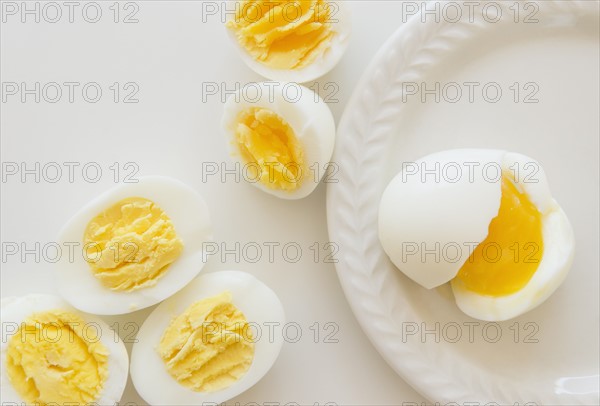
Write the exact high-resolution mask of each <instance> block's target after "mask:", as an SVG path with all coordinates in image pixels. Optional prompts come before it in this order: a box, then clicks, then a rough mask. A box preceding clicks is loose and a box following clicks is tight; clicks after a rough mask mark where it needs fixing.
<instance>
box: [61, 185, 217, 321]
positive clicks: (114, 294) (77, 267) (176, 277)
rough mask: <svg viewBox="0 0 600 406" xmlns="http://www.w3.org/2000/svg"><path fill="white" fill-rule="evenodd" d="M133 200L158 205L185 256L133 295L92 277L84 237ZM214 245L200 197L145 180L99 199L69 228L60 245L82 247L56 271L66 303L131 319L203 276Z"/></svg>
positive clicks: (63, 258) (184, 187) (179, 187)
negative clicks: (102, 217) (93, 224)
mask: <svg viewBox="0 0 600 406" xmlns="http://www.w3.org/2000/svg"><path fill="white" fill-rule="evenodd" d="M129 197H142V198H146V199H149V200H151V201H153V202H154V203H156V204H157V205H158V206H159V207H160V208H161V209H162V210H163V211H164V212H165V213H166V215H167V216H168V217H169V218H170V219H171V221H172V223H173V226H174V228H175V232H176V233H177V236H178V237H179V238H181V240H182V241H183V251H182V253H181V255H180V256H179V257H178V258H177V259H176V260H175V261H174V262H173V263H172V264H170V265H169V268H168V270H167V272H165V273H164V274H163V275H162V276H161V277H160V278H159V279H158V281H157V283H156V285H154V286H150V287H146V288H141V289H138V290H134V291H132V292H126V291H113V290H110V289H108V288H106V287H104V286H103V285H102V284H101V283H100V281H99V280H98V279H96V277H95V276H94V275H93V273H92V271H91V269H90V265H89V264H88V263H87V262H86V260H85V257H84V255H83V236H84V232H85V229H86V227H87V225H88V223H89V222H90V220H92V219H93V218H94V217H95V216H97V215H98V214H100V213H101V212H103V211H104V210H106V209H108V208H109V207H111V206H112V205H114V204H116V203H118V202H119V201H121V200H123V199H126V198H129ZM211 240H212V227H211V223H210V216H209V211H208V206H207V205H206V202H205V201H204V199H203V198H202V196H200V194H198V192H196V191H195V190H194V189H192V188H190V187H189V186H187V185H185V184H184V183H182V182H180V181H178V180H175V179H172V178H168V177H164V176H148V177H143V178H140V179H139V181H138V182H137V183H127V184H122V185H119V186H117V187H115V188H113V189H110V190H109V191H107V192H105V193H104V194H102V195H100V196H98V197H97V198H96V199H94V200H92V201H91V202H90V203H88V204H87V205H86V206H85V207H84V208H82V209H81V210H80V211H79V212H78V213H77V214H75V215H74V216H73V217H72V218H71V219H70V220H69V221H68V222H67V224H66V225H65V226H64V228H63V229H62V231H61V232H60V235H59V244H61V246H67V244H75V243H78V244H79V245H77V246H76V248H75V255H74V256H73V257H70V256H69V255H63V256H61V258H60V260H59V261H58V263H57V265H56V275H57V278H56V279H57V286H58V290H59V292H60V294H61V295H62V296H63V298H64V299H65V300H67V301H68V302H69V303H71V305H73V306H74V307H76V308H77V309H79V310H82V311H84V312H88V313H93V314H102V315H109V314H110V315H114V314H125V313H131V312H133V311H135V310H139V309H143V308H145V307H148V306H152V305H154V304H156V303H158V302H160V301H162V300H164V299H166V298H168V297H169V296H171V295H173V294H174V293H175V292H177V291H179V290H180V289H181V288H183V287H184V286H185V285H187V284H188V283H189V282H190V281H191V280H192V279H193V278H194V277H195V276H196V275H198V273H199V272H200V271H201V270H202V268H203V266H204V264H205V262H206V259H207V258H206V255H205V253H204V248H205V243H206V242H208V241H211Z"/></svg>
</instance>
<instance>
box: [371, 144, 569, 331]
mask: <svg viewBox="0 0 600 406" xmlns="http://www.w3.org/2000/svg"><path fill="white" fill-rule="evenodd" d="M379 239H380V242H381V244H382V247H383V249H384V251H385V252H386V253H387V255H388V256H389V257H390V259H391V261H392V262H393V263H394V264H395V265H396V266H397V267H398V268H399V269H400V270H401V271H402V272H403V273H404V274H406V275H407V276H408V277H410V278H411V279H412V280H414V281H415V282H417V283H419V284H420V285H422V286H423V287H425V288H427V289H431V288H434V287H437V286H440V285H442V284H444V283H446V282H451V286H452V290H453V292H454V297H455V300H456V303H457V305H458V307H459V308H460V309H461V310H462V311H463V312H465V313H466V314H468V315H469V316H471V317H475V318H478V319H482V320H489V321H500V320H506V319H510V318H513V317H516V316H518V315H520V314H522V313H524V312H526V311H529V310H531V309H533V308H534V307H536V306H538V305H539V304H541V303H542V302H543V301H544V300H546V299H547V298H548V297H549V296H550V295H551V294H552V293H553V292H554V291H555V290H556V289H557V288H558V286H559V285H560V284H561V283H562V281H563V280H564V279H565V277H566V275H567V273H568V271H569V269H570V266H571V263H572V260H573V254H574V237H573V231H572V228H571V225H570V223H569V221H568V219H567V217H566V215H565V213H564V212H563V210H562V209H561V207H560V206H559V205H558V203H557V202H556V201H555V200H554V199H553V198H552V195H551V193H550V189H549V187H548V182H547V179H546V175H545V173H544V171H543V169H542V167H541V165H540V164H539V162H537V161H535V160H534V159H532V158H529V157H527V156H524V155H520V154H516V153H511V152H506V151H500V150H483V149H462V150H450V151H443V152H439V153H435V154H432V155H428V156H426V157H424V158H421V159H419V160H417V161H415V162H405V163H404V164H403V167H402V170H401V172H400V173H399V174H398V175H397V176H396V177H395V178H394V179H392V181H391V182H390V183H389V185H388V186H387V188H386V190H385V191H384V193H383V195H382V198H381V203H380V207H379Z"/></svg>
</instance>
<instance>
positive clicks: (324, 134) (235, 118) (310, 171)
mask: <svg viewBox="0 0 600 406" xmlns="http://www.w3.org/2000/svg"><path fill="white" fill-rule="evenodd" d="M274 85H275V86H274ZM289 88H293V91H290V92H287V91H284V90H283V89H289ZM288 93H289V94H288ZM222 127H223V131H224V133H225V135H226V138H227V141H228V145H229V151H230V155H231V157H232V158H233V159H234V160H235V162H236V163H237V164H238V165H239V168H240V171H241V172H242V174H243V175H244V176H243V178H244V179H245V180H246V181H248V182H249V183H251V184H252V185H254V186H256V187H258V188H259V189H261V190H263V191H265V192H267V193H269V194H272V195H275V196H277V197H280V198H283V199H300V198H303V197H305V196H307V195H309V194H310V193H311V192H312V191H313V190H314V189H315V188H316V187H317V185H318V184H319V182H320V180H321V179H322V178H323V176H324V175H325V172H326V171H327V169H328V165H329V161H330V160H331V156H332V154H333V148H334V143H335V122H334V119H333V115H332V114H331V111H330V110H329V107H328V106H327V104H326V103H325V102H324V101H323V100H322V99H321V98H320V97H319V96H318V95H317V94H316V93H314V92H313V91H312V90H310V89H308V88H306V87H304V86H301V85H298V84H296V83H278V82H261V83H252V84H248V85H246V86H244V87H243V88H242V89H240V90H239V91H238V92H236V93H235V94H232V95H230V96H229V98H228V99H227V101H226V103H225V106H224V112H223V120H222Z"/></svg>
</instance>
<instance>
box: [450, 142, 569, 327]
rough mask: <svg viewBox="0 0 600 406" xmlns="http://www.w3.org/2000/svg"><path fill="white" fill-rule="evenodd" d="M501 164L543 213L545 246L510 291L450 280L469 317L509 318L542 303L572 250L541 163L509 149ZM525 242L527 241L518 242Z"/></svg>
mask: <svg viewBox="0 0 600 406" xmlns="http://www.w3.org/2000/svg"><path fill="white" fill-rule="evenodd" d="M503 168H504V169H505V170H507V171H511V173H512V175H513V176H514V177H515V179H514V184H515V186H516V187H517V189H519V190H520V191H521V192H524V193H525V194H527V197H528V198H529V200H530V201H531V202H532V203H533V204H534V205H535V206H536V207H537V209H538V210H539V211H540V213H541V214H542V239H543V248H544V249H543V255H542V256H541V259H540V262H539V265H538V268H537V269H536V271H535V273H534V274H533V276H532V277H531V279H530V280H529V282H527V284H526V285H525V286H524V287H523V288H522V289H520V290H519V291H517V292H515V293H512V294H510V295H505V296H498V297H494V296H486V295H481V294H478V293H476V292H473V291H470V290H468V289H466V288H465V287H464V285H463V283H462V282H461V281H460V280H458V279H454V280H452V291H453V292H454V298H455V300H456V304H457V305H458V307H459V308H460V309H461V310H462V311H463V312H464V313H466V314H468V315H469V316H471V317H474V318H477V319H480V320H487V321H502V320H508V319H512V318H514V317H517V316H519V315H521V314H523V313H525V312H528V311H529V310H532V309H534V308H535V307H537V306H539V305H540V304H542V303H543V302H544V301H545V300H546V299H548V297H550V295H551V294H552V293H554V291H555V290H556V289H557V288H558V287H559V286H560V285H561V283H562V282H563V281H564V280H565V278H566V276H567V274H568V273H569V270H570V268H571V264H572V263H573V257H574V253H575V237H574V235H573V229H572V227H571V224H570V222H569V219H568V218H567V216H566V214H565V212H564V211H563V210H562V209H561V207H560V206H559V205H558V203H557V202H556V201H555V200H554V199H553V198H552V193H551V192H550V187H549V185H548V181H547V179H546V174H545V172H544V169H543V168H542V166H541V165H540V163H539V162H538V161H536V160H534V159H532V158H529V157H527V156H525V155H521V154H516V153H510V152H509V153H507V154H506V156H505V157H504V161H503ZM527 243H530V242H527V241H525V242H521V244H527ZM534 247H535V246H534V245H532V248H534ZM534 249H538V248H534ZM530 252H531V253H532V254H533V253H535V251H530ZM520 260H525V258H521V259H520Z"/></svg>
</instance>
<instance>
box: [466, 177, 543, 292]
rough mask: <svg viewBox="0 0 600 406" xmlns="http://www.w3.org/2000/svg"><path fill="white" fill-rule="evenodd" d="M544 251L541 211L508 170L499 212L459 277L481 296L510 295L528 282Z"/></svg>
mask: <svg viewBox="0 0 600 406" xmlns="http://www.w3.org/2000/svg"><path fill="white" fill-rule="evenodd" d="M543 253H544V245H543V238H542V214H541V213H540V212H539V211H538V209H537V208H536V206H535V205H534V204H533V203H532V202H531V201H530V200H529V198H528V196H527V195H526V194H525V193H522V192H520V191H519V190H518V189H517V187H516V186H515V184H514V183H513V181H512V178H511V176H510V173H508V172H506V173H504V174H503V177H502V199H501V201H500V209H499V211H498V215H497V216H496V217H495V218H494V219H493V220H492V222H491V223H490V226H489V234H488V236H487V238H486V239H485V240H484V241H483V242H481V243H480V244H479V245H478V246H477V247H476V248H475V250H474V251H473V253H472V254H471V256H470V257H469V259H468V260H467V262H465V264H464V265H463V266H462V268H461V269H460V271H459V272H458V275H457V278H458V279H459V280H460V281H461V282H462V283H463V284H464V286H465V287H466V288H467V289H469V290H471V291H474V292H477V293H479V294H482V295H487V296H504V295H510V294H512V293H515V292H517V291H519V290H520V289H522V288H523V287H524V286H525V285H526V284H527V283H528V282H529V280H530V279H531V277H532V276H533V274H534V273H535V271H536V270H537V268H538V265H539V262H540V260H541V258H542V256H543Z"/></svg>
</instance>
